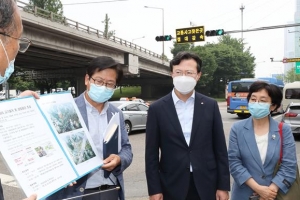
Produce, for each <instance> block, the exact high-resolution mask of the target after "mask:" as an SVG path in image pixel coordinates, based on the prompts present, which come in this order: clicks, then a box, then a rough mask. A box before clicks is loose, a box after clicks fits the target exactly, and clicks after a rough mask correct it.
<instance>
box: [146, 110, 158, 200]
mask: <svg viewBox="0 0 300 200" xmlns="http://www.w3.org/2000/svg"><path fill="white" fill-rule="evenodd" d="M158 126H159V125H158V119H157V116H156V113H155V109H154V108H153V107H152V106H150V108H149V111H148V118H147V125H146V149H145V164H146V178H147V185H148V193H149V195H154V194H158V193H162V189H161V183H160V176H159V144H160V139H159V138H160V134H159V127H158Z"/></svg>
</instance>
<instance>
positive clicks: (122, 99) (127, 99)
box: [120, 97, 129, 101]
mask: <svg viewBox="0 0 300 200" xmlns="http://www.w3.org/2000/svg"><path fill="white" fill-rule="evenodd" d="M120 101H129V98H128V97H121V98H120Z"/></svg>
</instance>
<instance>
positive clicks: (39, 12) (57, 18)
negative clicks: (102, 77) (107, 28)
mask: <svg viewBox="0 0 300 200" xmlns="http://www.w3.org/2000/svg"><path fill="white" fill-rule="evenodd" d="M17 5H18V7H19V8H21V9H23V10H24V11H25V12H27V13H31V14H34V15H35V16H38V17H42V18H46V19H49V20H51V21H53V22H57V23H60V24H63V25H65V26H68V27H71V28H74V29H76V30H78V31H82V32H85V33H88V34H91V35H95V36H97V37H98V38H103V39H107V40H109V41H112V42H115V43H118V44H121V45H124V46H126V47H129V48H131V49H134V50H137V51H140V52H143V53H145V54H148V55H150V56H153V57H156V58H159V59H162V56H161V55H160V54H157V53H155V52H152V51H150V50H148V49H146V48H144V47H141V46H138V45H136V44H134V43H132V42H129V41H126V40H124V39H122V38H119V37H116V36H111V37H109V38H107V37H105V35H104V32H103V31H100V30H98V29H95V28H92V27H90V26H87V25H85V24H82V23H79V22H77V21H74V20H72V19H69V18H66V17H64V16H62V15H59V14H55V13H53V12H50V11H48V10H44V9H42V8H39V7H36V6H33V5H30V4H28V3H25V2H22V1H20V0H17ZM164 60H165V61H168V59H167V58H164Z"/></svg>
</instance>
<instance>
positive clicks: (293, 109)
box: [290, 106, 300, 114]
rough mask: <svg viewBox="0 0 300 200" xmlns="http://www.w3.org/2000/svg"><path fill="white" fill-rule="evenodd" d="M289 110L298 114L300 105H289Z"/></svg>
mask: <svg viewBox="0 0 300 200" xmlns="http://www.w3.org/2000/svg"><path fill="white" fill-rule="evenodd" d="M290 110H291V112H293V113H297V114H300V106H290Z"/></svg>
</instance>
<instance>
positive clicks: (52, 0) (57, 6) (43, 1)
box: [29, 0, 63, 15]
mask: <svg viewBox="0 0 300 200" xmlns="http://www.w3.org/2000/svg"><path fill="white" fill-rule="evenodd" d="M29 4H30V5H33V6H36V7H39V8H42V9H44V10H48V11H51V12H53V13H55V14H58V15H63V5H62V3H61V1H60V0H29Z"/></svg>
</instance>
